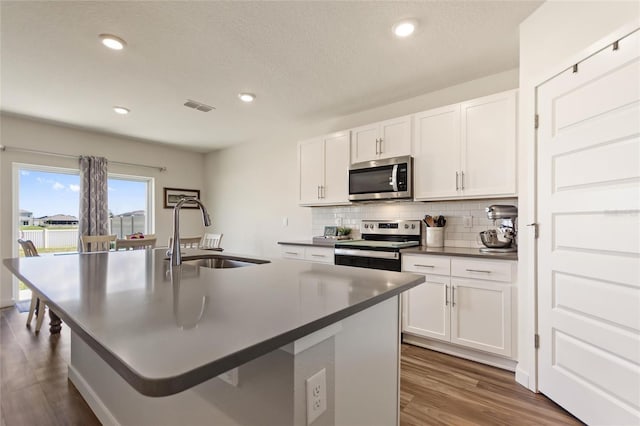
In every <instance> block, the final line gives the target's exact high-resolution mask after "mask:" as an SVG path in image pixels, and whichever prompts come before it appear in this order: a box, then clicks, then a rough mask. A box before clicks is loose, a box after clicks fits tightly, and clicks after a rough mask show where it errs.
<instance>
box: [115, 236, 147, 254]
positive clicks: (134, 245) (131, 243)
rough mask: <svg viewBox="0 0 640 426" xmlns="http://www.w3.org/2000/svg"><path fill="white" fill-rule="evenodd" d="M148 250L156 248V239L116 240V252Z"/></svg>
mask: <svg viewBox="0 0 640 426" xmlns="http://www.w3.org/2000/svg"><path fill="white" fill-rule="evenodd" d="M147 248H151V249H153V248H156V239H155V237H154V238H147V237H145V238H137V239H133V240H127V239H124V240H120V239H118V240H116V251H118V250H120V249H124V250H143V249H147Z"/></svg>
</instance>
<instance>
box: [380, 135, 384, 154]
mask: <svg viewBox="0 0 640 426" xmlns="http://www.w3.org/2000/svg"><path fill="white" fill-rule="evenodd" d="M383 140H384V139H383V138H380V154H382V141H383Z"/></svg>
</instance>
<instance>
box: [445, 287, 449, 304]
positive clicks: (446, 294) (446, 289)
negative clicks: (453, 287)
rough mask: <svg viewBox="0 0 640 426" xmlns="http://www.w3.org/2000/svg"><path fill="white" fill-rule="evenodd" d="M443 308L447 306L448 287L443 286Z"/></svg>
mask: <svg viewBox="0 0 640 426" xmlns="http://www.w3.org/2000/svg"><path fill="white" fill-rule="evenodd" d="M444 306H449V286H448V285H445V286H444Z"/></svg>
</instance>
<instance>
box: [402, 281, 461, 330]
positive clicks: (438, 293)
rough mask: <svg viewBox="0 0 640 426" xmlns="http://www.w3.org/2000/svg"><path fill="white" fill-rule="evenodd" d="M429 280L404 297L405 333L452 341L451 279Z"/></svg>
mask: <svg viewBox="0 0 640 426" xmlns="http://www.w3.org/2000/svg"><path fill="white" fill-rule="evenodd" d="M425 278H426V281H425V282H424V283H423V284H420V285H419V286H417V287H414V288H412V289H411V290H409V291H407V292H406V293H405V294H404V304H403V310H402V313H403V315H402V323H403V324H402V331H404V332H407V333H412V334H416V335H418V336H423V337H430V338H433V339H438V340H444V341H447V342H448V341H449V340H450V336H451V332H450V322H451V319H450V314H449V286H450V281H451V278H449V277H448V276H447V277H445V276H441V275H426V276H425Z"/></svg>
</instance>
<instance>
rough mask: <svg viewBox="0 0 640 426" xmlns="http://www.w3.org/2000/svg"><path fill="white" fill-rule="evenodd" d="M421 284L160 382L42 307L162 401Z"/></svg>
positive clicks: (57, 309) (55, 307) (60, 312)
mask: <svg viewBox="0 0 640 426" xmlns="http://www.w3.org/2000/svg"><path fill="white" fill-rule="evenodd" d="M8 260H10V259H5V260H4V262H3V263H4V264H5V266H6V267H7V268H8V269H9V270H11V272H12V273H14V274H15V275H16V276H17V277H18V278H20V279H21V280H22V281H24V282H25V283H28V284H29V286H30V287H31V290H32V291H35V293H36V294H37V295H38V296H39V297H43V295H42V294H41V293H40V292H39V291H37V290H36V287H35V285H34V284H33V283H31V282H30V281H29V280H27V279H26V278H25V277H24V276H22V275H21V274H19V273H17V272H16V271H15V270H14V269H13V268H11V267H10V262H8ZM422 282H424V277H422V276H416V278H415V279H413V280H412V281H410V282H408V283H406V284H404V285H403V286H401V287H397V288H394V289H391V290H389V291H386V292H384V293H382V294H380V295H377V296H374V297H372V298H370V299H367V300H365V301H363V302H360V303H358V304H356V305H353V306H349V307H347V308H345V309H343V310H340V311H337V312H334V313H333V314H330V315H327V316H324V317H322V318H319V319H317V320H315V321H311V322H309V323H307V324H304V325H302V326H300V327H296V328H294V329H291V330H289V331H287V332H285V333H282V334H280V335H277V336H274V337H272V338H270V339H267V340H264V341H262V342H258V343H256V344H254V345H252V346H249V347H246V348H244V349H242V350H240V351H238V352H235V353H233V354H231V355H228V356H226V357H223V358H220V359H217V360H214V361H212V362H210V363H208V364H205V365H202V366H200V367H197V368H195V369H193V370H191V371H188V372H186V373H184V374H180V375H177V376H172V377H166V378H162V379H149V378H146V377H144V376H141V375H139V374H137V373H136V372H135V371H134V370H132V369H131V368H130V367H129V366H128V365H127V364H126V363H125V362H124V361H122V360H121V359H120V358H118V357H116V356H115V355H114V354H113V353H112V352H110V351H109V350H108V349H107V348H105V347H104V346H103V345H102V344H100V342H98V341H97V340H95V339H94V338H93V336H91V335H90V334H89V333H87V332H86V331H85V330H84V329H83V328H82V327H80V326H79V325H78V324H77V323H76V322H75V321H73V319H72V318H70V317H69V316H68V315H67V314H66V313H65V312H64V311H63V310H62V309H61V308H60V307H59V306H58V305H56V304H55V303H54V302H52V301H50V300H49V299H46V298H44V297H43V298H44V299H45V300H46V303H47V305H48V306H50V308H53V311H54V312H55V313H56V314H57V315H58V316H59V317H60V318H61V319H62V320H63V321H64V322H65V323H66V324H67V325H68V326H69V328H70V329H71V330H73V331H74V332H75V333H76V334H78V336H79V337H80V338H81V339H82V340H83V341H85V342H86V343H87V344H88V345H89V346H90V347H91V348H92V349H93V350H94V351H95V352H96V353H97V354H98V355H99V356H100V357H101V358H102V359H103V360H104V361H105V362H106V363H107V364H108V365H109V366H110V367H111V368H113V369H114V370H115V371H116V372H117V373H118V374H119V375H120V376H121V377H122V378H123V379H125V380H126V382H127V383H129V384H130V385H131V386H132V387H133V388H134V389H135V390H137V391H138V392H140V393H141V394H142V395H145V396H150V397H162V396H169V395H173V394H176V393H179V392H182V391H184V390H187V389H189V388H192V387H194V386H196V385H199V384H200V383H203V382H205V381H207V380H209V379H212V378H214V377H216V376H218V375H220V374H222V373H225V372H226V371H229V370H231V369H233V368H236V367H239V366H241V365H243V364H245V363H247V362H249V361H252V360H254V359H256V358H258V357H260V356H262V355H265V354H267V353H269V352H272V351H274V350H276V349H278V348H281V347H282V346H285V345H286V344H288V343H291V342H293V341H295V340H298V339H300V338H302V337H304V336H306V335H308V334H311V333H313V332H315V331H318V330H320V329H322V328H324V327H327V326H329V325H331V324H333V323H335V322H338V321H340V320H343V319H345V318H347V317H349V316H352V315H354V314H356V313H358V312H360V311H363V310H365V309H367V308H369V307H371V306H374V305H376V304H378V303H380V302H383V301H385V300H387V299H390V298H392V297H395V296H397V295H399V294H400V293H402V292H404V291H406V290H409V289H410V288H412V287H415V286H417V285H418V284H420V283H422Z"/></svg>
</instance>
